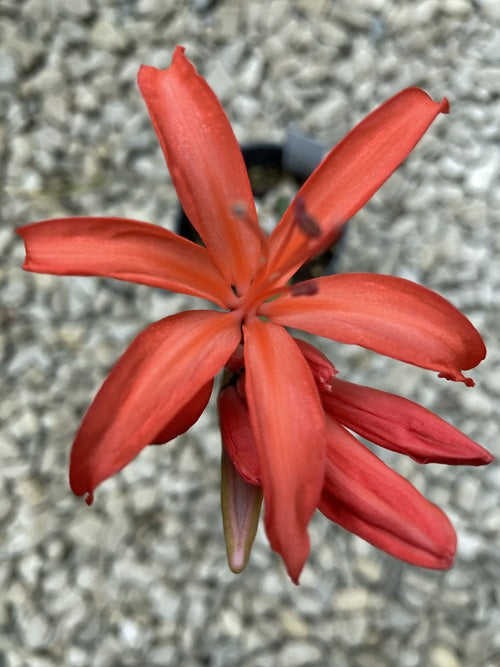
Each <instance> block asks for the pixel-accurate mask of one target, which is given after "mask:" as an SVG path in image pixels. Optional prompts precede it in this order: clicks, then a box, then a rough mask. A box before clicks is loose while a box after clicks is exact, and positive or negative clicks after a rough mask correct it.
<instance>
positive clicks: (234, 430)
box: [217, 385, 261, 484]
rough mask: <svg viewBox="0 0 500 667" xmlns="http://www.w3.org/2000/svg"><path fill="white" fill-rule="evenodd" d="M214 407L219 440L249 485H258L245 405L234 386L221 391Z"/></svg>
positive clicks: (254, 455) (252, 440) (257, 462)
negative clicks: (216, 414) (218, 424)
mask: <svg viewBox="0 0 500 667" xmlns="http://www.w3.org/2000/svg"><path fill="white" fill-rule="evenodd" d="M217 407H218V410H219V423H220V430H221V436H222V442H223V443H224V447H225V449H226V451H227V453H228V455H229V457H230V458H231V460H232V462H233V464H234V465H235V466H236V469H237V470H238V473H239V474H240V475H241V477H243V479H244V480H245V481H247V482H248V483H249V484H261V472H260V463H259V457H258V455H257V448H256V445H255V440H254V437H253V432H252V427H251V425H250V416H249V414H248V407H247V405H246V403H245V401H244V400H243V398H242V397H241V396H240V393H239V392H238V390H237V389H236V387H235V386H233V385H229V386H228V387H224V389H222V390H221V392H220V394H219V398H218V402H217Z"/></svg>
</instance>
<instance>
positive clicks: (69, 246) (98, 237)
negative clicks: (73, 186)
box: [17, 218, 234, 307]
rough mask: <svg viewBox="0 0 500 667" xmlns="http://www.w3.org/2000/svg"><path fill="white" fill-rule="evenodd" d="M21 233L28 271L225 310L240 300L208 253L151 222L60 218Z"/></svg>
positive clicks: (27, 228) (46, 221) (25, 228)
mask: <svg viewBox="0 0 500 667" xmlns="http://www.w3.org/2000/svg"><path fill="white" fill-rule="evenodd" d="M17 233H18V234H19V235H20V236H22V238H23V240H24V243H25V245H26V260H25V262H24V264H23V269H26V270H27V271H34V272H36V273H55V274H59V275H72V276H104V277H107V278H117V279H118V280H129V281H131V282H134V283H141V284H143V285H150V286H152V287H162V288H163V289H168V290H172V291H174V292H182V293H184V294H192V295H194V296H199V297H203V298H205V299H209V300H210V301H213V302H214V303H217V304H219V305H220V306H223V307H225V306H226V305H227V304H228V302H230V301H231V300H232V299H233V298H234V295H233V294H232V291H231V289H230V287H229V285H227V284H226V283H225V281H224V280H223V278H222V276H221V275H220V273H219V272H218V270H217V269H216V268H215V266H214V265H213V263H212V260H211V259H210V257H209V255H208V253H207V251H206V250H205V249H204V248H201V247H200V246H197V245H196V244H195V243H191V242H190V241H187V240H186V239H183V238H182V237H180V236H178V235H177V234H173V233H172V232H169V231H167V230H166V229H163V228H162V227H158V226H157V225H151V224H149V223H147V222H137V221H136V220H124V219H121V218H60V219H57V220H45V221H44V222H37V223H34V224H31V225H25V226H24V227H20V228H19V229H18V230H17Z"/></svg>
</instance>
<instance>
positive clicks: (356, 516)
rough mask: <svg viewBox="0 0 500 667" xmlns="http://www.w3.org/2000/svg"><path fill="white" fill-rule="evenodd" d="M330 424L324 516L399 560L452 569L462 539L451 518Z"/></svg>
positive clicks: (335, 425) (356, 442)
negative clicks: (458, 543)
mask: <svg viewBox="0 0 500 667" xmlns="http://www.w3.org/2000/svg"><path fill="white" fill-rule="evenodd" d="M327 423H328V430H329V434H330V441H329V444H328V450H327V470H326V478H325V487H324V489H323V495H322V497H321V502H320V504H319V509H320V510H321V512H323V514H325V515H326V516H327V517H328V518H329V519H331V520H332V521H334V522H335V523H338V524H339V525H340V526H343V527H344V528H345V529H346V530H349V531H350V532H351V533H355V534H356V535H359V537H362V538H363V539H365V540H367V541H368V542H370V543H371V544H373V545H375V546H376V547H378V548H379V549H383V550H384V551H386V552H387V553H389V554H391V555H392V556H395V557H396V558H400V559H401V560H404V561H407V562H408V563H413V564H414V565H420V566H421V567H429V568H435V569H445V568H448V567H450V566H451V565H452V563H453V557H454V554H455V549H456V536H455V531H454V530H453V526H452V525H451V523H450V522H449V520H448V518H447V517H446V515H445V514H444V513H443V512H442V511H441V510H440V509H439V508H438V507H436V505H433V504H432V503H430V502H429V501H428V500H426V499H425V498H424V497H423V496H422V495H421V494H420V493H419V492H418V491H417V490H416V489H415V487H413V486H412V485H411V484H410V483H409V482H408V481H407V480H406V479H404V478H403V477H401V476H400V475H398V474H397V473H395V472H394V471H393V470H391V469H390V468H389V467H388V466H386V465H385V463H382V461H381V460H380V459H378V458H377V457H376V456H375V455H374V454H372V453H371V452H370V451H369V450H368V449H367V448H366V447H364V446H363V445H362V444H361V443H359V442H358V441H357V440H356V438H354V437H353V436H352V435H351V434H350V433H348V432H347V431H346V430H345V429H343V428H342V427H341V426H339V425H338V424H336V423H335V422H334V421H333V420H331V419H329V420H327Z"/></svg>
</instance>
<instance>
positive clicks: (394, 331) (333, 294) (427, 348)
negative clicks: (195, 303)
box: [259, 273, 486, 385]
mask: <svg viewBox="0 0 500 667" xmlns="http://www.w3.org/2000/svg"><path fill="white" fill-rule="evenodd" d="M314 282H315V283H316V285H317V288H318V289H317V292H316V294H312V295H310V296H293V295H291V294H290V293H289V292H285V293H284V294H283V296H281V297H279V298H277V299H274V300H273V301H269V302H266V303H264V304H262V306H261V307H260V308H259V314H260V315H263V316H265V317H268V318H269V319H270V320H271V321H272V322H275V323H277V324H282V325H285V326H290V327H295V328H297V329H302V330H304V331H308V332H309V333H313V334H317V335H319V336H325V337H326V338H331V339H333V340H336V341H339V342H341V343H349V344H353V345H361V346H362V347H366V348H368V349H370V350H374V351H375V352H379V353H380V354H385V355H387V356H388V357H394V358H395V359H399V360H400V361H405V362H407V363H409V364H414V365H415V366H420V367H422V368H428V369H430V370H435V371H438V373H439V375H440V376H441V377H445V378H447V379H448V380H457V381H458V380H460V381H462V382H465V384H467V385H473V384H474V383H473V381H472V380H471V379H470V378H466V377H464V376H463V375H462V372H461V371H462V370H468V369H470V368H474V367H475V366H477V365H478V364H479V362H480V361H481V360H482V359H484V357H485V356H486V348H485V346H484V343H483V341H482V338H481V336H480V335H479V333H478V331H477V330H476V329H475V328H474V326H473V325H472V324H471V323H470V321H469V320H468V319H467V318H466V317H465V315H463V314H462V313H461V312H460V311H459V310H457V309H456V308H455V307H454V306H452V305H451V303H450V302H449V301H446V299H443V297H441V296H439V295H438V294H436V293H435V292H432V291H431V290H428V289H426V288H425V287H422V286H421V285H417V284H416V283H413V282H410V281H409V280H404V279H403V278H396V277H394V276H382V275H374V274H369V273H350V274H342V275H335V276H326V277H323V278H317V279H315V281H314Z"/></svg>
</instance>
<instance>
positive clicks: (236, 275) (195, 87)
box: [138, 47, 261, 290]
mask: <svg viewBox="0 0 500 667" xmlns="http://www.w3.org/2000/svg"><path fill="white" fill-rule="evenodd" d="M138 85H139V89H140V91H141V93H142V96H143V98H144V101H145V102H146V105H147V107H148V110H149V113H150V116H151V120H152V122H153V126H154V128H155V131H156V134H157V135H158V139H159V141H160V144H161V147H162V149H163V153H164V154H165V158H166V161H167V165H168V168H169V170H170V174H171V176H172V181H173V183H174V185H175V189H176V190H177V194H178V196H179V199H180V201H181V204H182V206H183V208H184V211H185V212H186V215H187V216H188V218H189V220H190V221H191V222H192V224H193V225H194V227H195V228H196V229H197V231H198V233H199V234H200V236H201V238H202V239H203V241H204V243H205V245H206V246H207V248H208V251H209V253H210V255H211V256H212V259H213V261H214V262H215V264H216V265H217V266H218V268H219V270H220V272H221V273H222V274H223V275H224V277H225V278H226V279H227V281H228V282H229V283H230V284H232V285H235V286H236V287H238V288H240V289H242V290H244V288H245V287H246V286H248V284H249V283H250V280H251V279H252V277H253V275H254V273H255V271H256V269H257V268H258V266H259V262H260V252H261V250H260V245H261V241H260V233H259V230H258V223H257V214H256V211H255V204H254V200H253V195H252V191H251V187H250V182H249V180H248V175H247V171H246V168H245V164H244V162H243V158H242V155H241V151H240V148H239V146H238V142H237V141H236V138H235V136H234V134H233V131H232V129H231V125H230V124H229V121H228V119H227V117H226V115H225V113H224V111H223V109H222V107H221V105H220V103H219V101H218V100H217V98H216V96H215V95H214V93H213V91H212V90H211V89H210V87H209V86H208V84H207V83H206V81H205V80H204V79H202V77H200V76H199V75H198V74H197V72H196V70H195V68H194V67H193V65H192V64H191V63H190V62H189V60H188V59H187V58H186V57H185V56H184V49H183V48H182V47H177V48H176V50H175V53H174V57H173V60H172V65H171V66H170V67H168V68H167V69H166V70H158V69H155V68H154V67H148V66H145V65H143V66H142V67H141V69H140V70H139V76H138Z"/></svg>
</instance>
